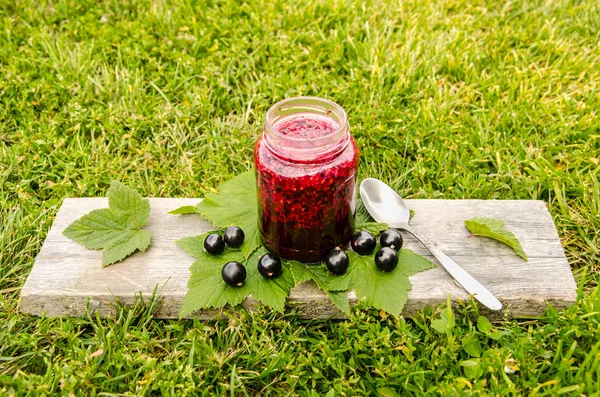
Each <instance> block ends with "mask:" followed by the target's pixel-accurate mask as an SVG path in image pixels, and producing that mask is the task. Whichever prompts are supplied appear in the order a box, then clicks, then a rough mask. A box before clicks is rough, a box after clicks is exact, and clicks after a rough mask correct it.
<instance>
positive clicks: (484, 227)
mask: <svg viewBox="0 0 600 397" xmlns="http://www.w3.org/2000/svg"><path fill="white" fill-rule="evenodd" d="M465 226H466V227H467V229H469V231H470V232H471V233H472V234H473V235H475V236H483V237H489V238H493V239H494V240H497V241H500V242H502V243H504V244H506V245H508V246H509V247H511V248H512V249H513V250H514V251H515V252H516V253H517V255H519V256H520V257H521V258H523V259H525V260H526V261H527V260H528V259H527V255H526V254H525V251H524V250H523V247H522V246H521V243H520V242H519V239H517V236H515V235H514V233H512V232H509V231H508V230H506V229H503V226H504V221H502V220H500V219H494V218H472V219H470V220H466V221H465Z"/></svg>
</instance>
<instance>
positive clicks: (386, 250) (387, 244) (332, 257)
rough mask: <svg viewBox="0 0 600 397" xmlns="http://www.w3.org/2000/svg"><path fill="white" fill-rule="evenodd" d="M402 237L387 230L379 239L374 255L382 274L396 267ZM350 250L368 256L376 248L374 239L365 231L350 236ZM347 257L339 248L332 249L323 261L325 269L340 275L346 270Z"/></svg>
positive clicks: (394, 231)
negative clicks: (378, 247)
mask: <svg viewBox="0 0 600 397" xmlns="http://www.w3.org/2000/svg"><path fill="white" fill-rule="evenodd" d="M402 243H403V240H402V235H400V233H399V232H398V231H397V230H394V229H388V230H386V231H385V232H383V233H382V234H381V236H380V237H379V244H380V245H381V248H380V249H379V251H377V253H376V254H375V265H377V268H378V269H379V270H381V271H382V272H391V271H392V270H394V269H395V268H396V266H397V265H398V251H399V250H400V248H402ZM350 245H351V246H352V249H353V250H354V251H355V252H356V253H358V254H359V255H369V254H371V253H372V252H373V250H374V249H375V247H376V246H377V240H375V237H373V235H372V234H371V233H369V232H367V231H364V230H363V231H360V232H358V233H355V234H354V236H352V240H351V241H350ZM348 263H349V261H348V255H347V254H346V253H345V252H344V251H342V250H341V249H339V248H336V249H334V250H333V251H331V252H330V253H329V255H328V256H327V258H326V259H325V264H326V265H327V269H329V271H330V272H331V273H332V274H334V275H340V274H344V273H346V270H348Z"/></svg>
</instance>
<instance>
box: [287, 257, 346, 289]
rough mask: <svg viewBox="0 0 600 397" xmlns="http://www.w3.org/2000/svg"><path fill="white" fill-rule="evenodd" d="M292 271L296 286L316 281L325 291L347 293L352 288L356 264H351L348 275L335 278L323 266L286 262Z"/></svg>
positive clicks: (320, 264)
mask: <svg viewBox="0 0 600 397" xmlns="http://www.w3.org/2000/svg"><path fill="white" fill-rule="evenodd" d="M286 263H287V264H288V266H289V267H290V269H291V270H292V275H293V277H294V282H295V284H296V285H298V284H300V283H303V282H305V281H307V280H314V281H315V282H316V283H317V285H318V286H319V288H321V289H322V290H323V291H347V290H348V289H349V288H350V283H351V281H352V274H353V268H354V264H353V263H352V262H350V264H349V265H348V270H347V271H346V273H344V274H342V275H339V276H335V275H333V274H331V273H330V272H329V270H327V267H326V266H325V265H324V264H322V263H319V264H312V265H306V264H304V263H301V262H297V261H287V262H286Z"/></svg>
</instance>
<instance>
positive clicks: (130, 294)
mask: <svg viewBox="0 0 600 397" xmlns="http://www.w3.org/2000/svg"><path fill="white" fill-rule="evenodd" d="M150 200H151V208H152V210H151V215H150V220H149V222H148V225H147V228H148V229H149V230H151V231H152V246H151V247H150V248H149V249H148V251H146V252H145V253H136V254H134V255H132V256H131V257H129V258H127V259H126V260H125V261H123V262H122V263H119V264H116V265H113V266H110V267H108V268H105V269H103V268H102V267H101V266H100V263H101V256H102V253H101V251H93V250H86V249H85V248H83V247H82V246H81V245H79V244H77V243H75V242H74V241H72V240H69V239H67V238H65V237H64V236H62V231H63V230H64V229H65V228H66V227H67V226H68V225H69V224H70V223H71V222H73V221H74V220H75V219H77V218H79V217H80V216H82V215H84V214H86V213H88V212H89V211H91V210H93V209H96V208H103V207H106V206H107V200H106V199H105V198H85V199H66V200H65V201H64V203H63V205H62V207H61V209H60V210H59V212H58V214H57V216H56V219H55V221H54V224H53V226H52V228H51V230H50V232H49V233H48V236H47V238H46V241H45V243H44V245H43V247H42V249H41V250H40V253H39V255H38V257H37V258H36V261H35V264H34V266H33V269H32V271H31V274H30V275H29V277H28V279H27V281H26V283H25V286H24V287H23V289H22V291H21V306H20V308H21V311H23V312H27V313H31V314H36V315H41V314H42V313H44V312H46V314H47V315H48V316H63V315H69V316H80V315H82V314H84V313H85V310H86V305H87V304H88V303H89V308H90V309H92V310H94V311H96V312H98V313H99V314H100V315H104V316H110V315H112V313H113V312H114V301H115V299H118V300H120V301H122V302H123V303H125V304H130V303H132V302H133V300H134V299H135V296H136V294H138V293H141V294H142V295H143V296H146V297H147V296H149V295H150V294H151V293H152V292H153V290H154V289H155V288H156V287H157V286H158V288H159V289H160V294H159V295H160V296H161V298H162V299H161V303H160V304H159V305H158V307H157V310H156V312H155V316H156V317H158V318H177V317H178V312H179V308H180V306H181V303H182V302H183V299H184V296H185V292H186V290H187V280H188V278H189V270H188V268H189V266H190V265H191V263H192V262H193V261H194V259H193V258H192V257H190V256H189V255H188V254H187V253H186V252H185V251H184V250H182V249H181V248H179V247H178V246H176V245H175V244H174V241H175V240H177V239H179V238H182V237H187V236H194V235H198V234H201V233H204V232H206V231H208V230H211V229H212V226H211V225H210V224H209V223H207V222H206V221H204V220H202V219H201V218H200V217H199V216H195V215H185V216H175V215H169V214H167V213H168V212H169V211H171V210H173V209H175V208H178V207H180V206H182V205H193V204H195V203H197V202H198V199H160V198H156V199H150ZM408 204H409V206H410V207H411V208H412V209H414V210H415V211H416V214H415V216H414V218H413V220H412V221H411V223H412V224H413V225H414V226H415V227H417V228H418V229H419V230H421V231H422V233H423V234H425V235H426V236H427V237H429V238H431V239H432V240H433V241H435V242H436V243H437V244H438V245H439V246H440V247H441V248H442V249H443V250H444V251H446V253H447V254H449V255H450V256H452V257H453V258H454V259H455V260H456V261H457V262H458V263H459V264H460V265H461V266H463V267H464V268H465V269H466V270H467V271H469V272H470V273H471V274H472V275H473V276H474V277H475V278H477V279H478V280H479V281H481V282H482V283H483V284H484V285H486V286H487V287H488V288H489V289H490V290H491V291H492V292H493V293H494V294H496V296H498V298H499V299H500V300H501V301H502V302H503V303H504V305H505V307H506V308H507V311H506V313H507V314H508V315H509V316H527V315H538V314H540V313H541V312H542V311H543V310H544V309H545V307H546V303H545V302H546V301H549V302H551V303H552V304H553V305H554V306H557V307H564V306H567V305H569V304H572V303H573V302H574V301H575V298H576V285H575V281H574V279H573V275H572V273H571V270H570V267H569V264H568V262H567V259H566V257H565V255H564V252H563V249H562V246H561V244H560V240H559V237H558V234H557V232H556V228H555V226H554V223H553V221H552V217H551V216H550V213H549V212H548V210H547V209H546V206H545V205H544V203H543V202H540V201H518V200H515V201H486V200H408ZM474 216H484V217H493V218H499V219H503V220H505V222H506V224H505V227H506V228H507V229H509V230H511V231H512V232H513V233H515V234H516V235H517V237H518V238H519V239H520V240H521V243H522V245H523V249H524V250H525V252H526V253H527V255H528V256H529V258H530V259H529V262H525V261H523V260H522V259H520V258H519V257H518V256H516V255H515V254H514V252H512V250H511V249H510V248H507V247H505V246H503V245H501V244H499V243H497V242H495V241H492V240H489V239H483V238H468V235H469V232H468V230H467V229H466V228H465V227H464V223H463V222H464V220H465V219H470V218H472V217H474ZM404 237H405V244H406V247H408V248H410V249H412V250H414V251H415V252H418V253H420V254H422V255H424V256H426V257H428V258H429V259H430V260H432V261H434V263H435V260H434V259H433V258H432V257H431V256H430V255H429V253H428V252H427V251H426V250H425V249H424V248H423V247H421V246H420V244H419V243H418V242H417V241H416V240H415V239H413V238H412V237H411V236H409V235H407V234H404ZM411 282H412V284H413V289H412V291H411V292H410V294H409V301H408V302H407V304H406V307H405V311H404V314H406V315H410V314H411V313H413V312H414V311H415V310H418V309H420V308H422V307H424V306H427V305H431V304H440V303H442V302H444V301H445V299H446V296H447V294H451V295H452V296H453V297H455V298H458V299H462V300H465V299H467V298H468V296H467V294H466V293H465V292H464V291H463V290H462V289H461V288H460V287H459V286H457V285H456V284H455V283H454V281H453V280H452V279H451V278H450V277H449V276H448V275H447V274H446V273H445V272H444V270H443V269H441V268H437V269H432V270H429V271H426V272H422V273H419V274H417V275H415V276H413V277H411ZM349 297H350V300H351V302H355V297H354V294H353V293H352V292H350V294H349ZM289 303H290V305H291V306H295V307H299V308H300V310H301V312H302V313H303V315H304V316H305V317H309V318H328V317H334V318H339V317H341V316H340V313H339V312H338V311H337V310H336V309H335V307H334V306H333V305H332V304H331V303H330V302H329V301H328V298H327V297H326V296H325V295H323V294H322V293H321V292H320V291H319V290H318V289H317V288H316V287H315V286H314V285H312V284H311V283H305V284H302V285H300V286H298V287H296V288H294V290H292V293H291V294H290V299H289ZM244 306H245V307H247V308H249V309H252V308H254V307H255V306H256V302H255V301H254V300H253V299H252V298H251V297H250V298H249V299H248V300H247V301H246V302H244ZM197 315H199V316H200V317H201V318H213V317H214V316H215V315H217V312H215V311H206V312H203V313H197Z"/></svg>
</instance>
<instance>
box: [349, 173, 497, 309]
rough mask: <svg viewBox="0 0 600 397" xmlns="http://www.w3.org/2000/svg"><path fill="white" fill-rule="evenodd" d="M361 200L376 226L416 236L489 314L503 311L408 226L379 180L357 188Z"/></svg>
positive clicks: (399, 203)
mask: <svg viewBox="0 0 600 397" xmlns="http://www.w3.org/2000/svg"><path fill="white" fill-rule="evenodd" d="M360 197H361V198H362V200H363V203H364V204H365V208H366V209H367V211H369V214H371V216H372V217H373V219H375V220H376V221H377V222H381V223H387V224H388V225H389V226H390V227H393V228H395V229H402V230H406V231H407V232H409V233H410V234H412V235H413V236H415V237H416V238H417V240H419V241H420V242H421V243H422V244H423V245H424V246H425V247H427V249H428V250H429V251H431V253H432V254H433V256H435V257H436V258H437V260H438V261H439V262H440V264H441V265H442V267H443V268H444V269H446V271H447V272H448V273H449V274H450V275H451V276H452V277H453V278H454V279H455V280H456V281H457V282H458V283H459V284H460V285H461V286H462V287H463V288H464V289H465V290H466V291H467V292H468V293H470V294H471V295H473V296H474V297H475V299H477V300H478V301H479V302H481V303H482V304H483V305H485V306H486V307H488V308H490V309H491V310H500V309H502V303H500V301H499V300H498V299H497V298H496V297H495V296H494V295H493V294H492V293H491V292H490V291H488V289H487V288H485V287H484V286H483V285H481V283H480V282H479V281H477V280H475V279H474V278H473V277H472V276H471V275H470V274H469V273H467V272H466V271H465V270H464V269H463V268H462V267H460V266H459V265H458V264H457V263H456V262H454V261H453V260H452V259H450V258H449V257H448V256H447V255H446V254H444V253H443V252H442V250H440V249H439V248H438V247H437V246H436V245H434V244H433V243H431V242H430V241H429V240H427V239H426V238H425V236H423V235H422V234H421V233H419V232H418V231H417V230H415V229H414V228H412V227H411V226H409V225H408V220H409V218H410V211H409V209H408V207H407V206H406V204H405V203H404V201H403V200H402V198H401V197H400V196H399V195H398V194H397V193H396V192H395V191H394V190H393V189H392V188H391V187H389V186H388V185H386V184H385V183H383V182H382V181H380V180H378V179H374V178H367V179H365V180H363V181H362V183H361V184H360Z"/></svg>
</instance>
